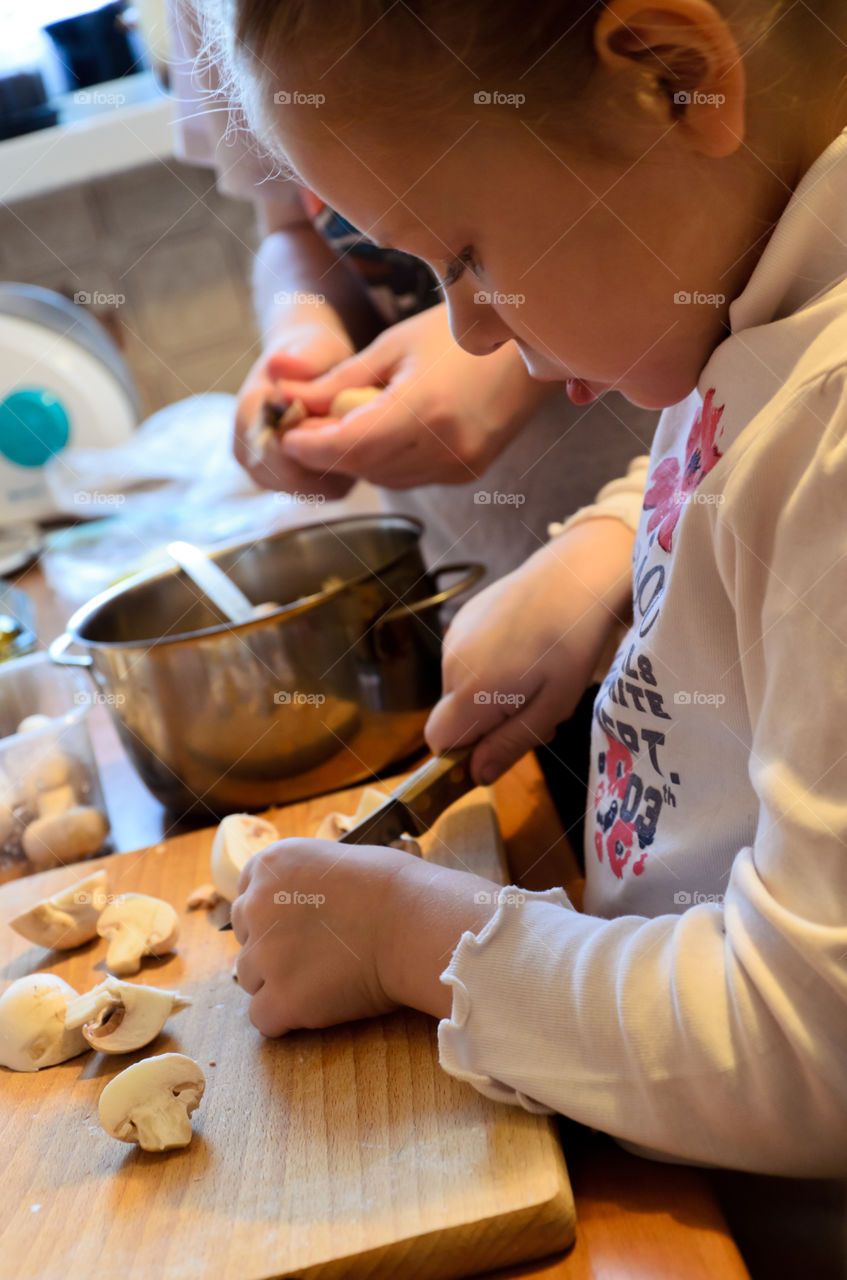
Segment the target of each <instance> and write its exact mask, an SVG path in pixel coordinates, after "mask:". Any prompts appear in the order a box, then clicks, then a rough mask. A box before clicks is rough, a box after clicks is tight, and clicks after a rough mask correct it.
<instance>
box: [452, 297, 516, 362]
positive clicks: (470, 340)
mask: <svg viewBox="0 0 847 1280" xmlns="http://www.w3.org/2000/svg"><path fill="white" fill-rule="evenodd" d="M447 314H448V317H449V320H450V332H451V333H452V334H453V338H454V339H455V341H456V342H458V344H459V346H460V347H462V348H463V350H465V351H467V352H468V353H469V354H470V355H472V356H490V355H491V353H492V351H496V350H497V348H498V347H502V346H503V343H504V342H509V341H510V340H511V339H512V338H514V336H515V335H514V333H513V332H512V330H511V329H510V328H509V326H508V325H507V324H506V323H505V321H504V320H502V319H501V317H500V316H499V315H498V314H497V311H496V309H495V308H494V306H493V304H492V302H491V296H490V294H489V293H488V292H486V290H484V289H481V288H480V287H479V286H478V285H476V284H474V283H472V282H469V283H468V285H465V282H464V281H461V283H460V284H459V285H454V287H453V288H452V289H451V291H450V293H449V295H448V298H447Z"/></svg>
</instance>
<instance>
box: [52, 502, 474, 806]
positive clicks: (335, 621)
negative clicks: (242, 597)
mask: <svg viewBox="0 0 847 1280" xmlns="http://www.w3.org/2000/svg"><path fill="white" fill-rule="evenodd" d="M422 532H423V528H422V525H421V524H420V522H419V521H417V520H413V519H410V518H407V517H405V516H353V517H349V518H346V519H341V520H333V521H327V522H325V523H321V524H311V525H304V526H300V527H298V528H295V529H286V530H284V531H283V532H281V533H278V534H275V535H273V536H271V537H268V538H263V539H261V540H259V541H257V542H246V543H242V544H239V545H238V546H234V547H229V548H227V549H226V550H222V551H218V552H213V553H212V558H213V559H214V560H215V561H216V562H217V563H218V565H219V566H220V568H221V569H223V571H224V572H225V573H227V574H228V575H229V576H230V577H231V578H232V579H233V581H234V582H236V583H237V584H238V586H239V587H240V588H241V590H242V591H243V592H244V593H245V594H246V595H247V597H248V598H249V599H250V600H252V601H253V603H254V604H260V603H263V602H266V601H272V602H277V603H278V604H279V606H280V607H279V608H277V609H275V610H274V611H273V612H272V613H269V614H267V615H265V616H261V617H259V618H256V619H255V620H253V621H250V622H244V623H241V624H239V625H237V626H236V625H233V624H231V623H227V622H225V621H223V620H222V618H221V615H220V614H219V613H218V612H217V610H216V609H215V607H214V605H212V604H211V603H210V602H209V601H208V600H206V599H205V598H204V597H202V596H200V594H199V592H198V590H197V588H196V587H195V586H194V584H193V583H192V582H191V581H190V580H189V579H188V578H187V577H186V575H185V574H184V573H183V572H182V571H181V570H179V569H176V568H174V569H169V570H166V571H162V572H157V573H147V574H143V575H139V576H137V577H135V578H132V579H129V580H128V581H127V582H125V583H121V584H119V585H118V586H116V587H113V588H112V589H111V590H109V591H106V592H104V593H103V594H102V595H99V596H97V597H96V598H95V599H94V600H92V601H90V602H89V603H88V604H87V605H84V606H83V607H82V608H81V609H79V610H77V612H76V613H75V614H74V615H73V617H72V618H71V620H70V622H69V623H68V629H67V631H66V633H65V634H64V635H63V636H60V637H59V638H58V639H57V640H55V641H54V642H53V644H52V645H51V647H50V655H51V657H52V658H53V660H54V662H59V663H63V664H66V665H74V666H85V667H87V668H88V670H89V672H90V674H91V676H92V678H93V679H94V681H95V683H96V684H97V686H98V689H99V690H100V693H101V695H102V700H103V701H105V702H106V703H107V705H108V706H109V708H110V710H111V712H112V715H113V717H114V720H115V723H116V724H117V728H118V731H119V733H120V736H121V739H122V741H123V744H124V746H125V747H126V750H127V752H128V753H129V756H130V758H131V759H132V760H133V762H134V764H135V766H136V768H137V769H138V772H139V773H140V774H141V777H142V778H143V779H144V781H145V783H146V784H147V786H148V787H149V788H150V790H151V791H152V792H153V794H154V795H155V796H157V797H158V799H160V800H161V801H162V803H163V804H165V805H167V807H168V808H169V809H172V810H176V811H178V812H186V811H187V810H189V809H193V810H195V811H199V812H202V811H203V810H204V809H206V810H209V811H211V812H212V813H215V814H218V813H227V812H231V811H232V810H233V809H236V808H260V807H262V806H264V805H270V804H280V803H286V802H288V801H292V800H298V799H303V798H304V797H306V796H311V795H317V794H319V793H321V792H325V791H330V790H333V789H335V788H338V787H343V786H351V785H352V784H353V783H356V782H359V781H362V780H363V779H364V778H367V777H368V776H370V774H371V773H373V772H378V771H380V770H382V769H384V768H386V766H388V765H390V764H392V763H393V762H395V761H397V760H401V759H402V758H403V757H405V756H408V755H410V754H411V753H412V752H413V751H415V750H417V749H418V748H419V747H420V746H421V744H422V742H423V733H422V730H423V725H424V722H425V720H426V716H427V713H428V710H429V708H430V707H431V706H432V705H433V703H434V702H435V701H437V699H438V696H439V693H440V688H441V628H440V624H439V605H441V604H442V603H443V602H444V601H445V600H448V599H450V598H451V597H452V596H455V595H457V594H458V593H459V592H460V591H464V590H465V589H466V588H468V587H469V586H471V585H472V584H473V583H474V582H476V581H477V580H478V579H479V577H480V576H481V575H482V573H483V571H484V570H483V567H482V566H481V565H476V564H455V565H451V566H449V567H448V566H444V567H442V568H439V569H437V570H435V571H434V572H432V573H430V572H427V570H426V568H425V567H424V563H423V560H422V557H421V553H420V548H419V542H420V537H421V534H422ZM447 573H461V574H462V575H463V577H462V579H461V580H460V581H459V582H457V583H454V584H453V585H451V586H449V587H448V588H446V589H445V590H438V589H437V585H438V584H437V581H436V579H437V578H438V577H439V576H440V575H441V574H447ZM74 643H75V644H77V645H79V646H81V647H82V648H84V649H85V650H86V651H87V652H86V653H85V654H84V655H75V654H70V653H68V652H67V650H68V648H69V647H70V645H71V644H74Z"/></svg>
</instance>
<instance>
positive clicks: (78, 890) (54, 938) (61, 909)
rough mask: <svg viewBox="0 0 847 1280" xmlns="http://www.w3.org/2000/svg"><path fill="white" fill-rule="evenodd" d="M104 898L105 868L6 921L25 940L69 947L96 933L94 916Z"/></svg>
mask: <svg viewBox="0 0 847 1280" xmlns="http://www.w3.org/2000/svg"><path fill="white" fill-rule="evenodd" d="M105 901H106V872H105V871H95V872H94V874H93V875H90V876H86V877H85V879H83V880H77V881H76V883H75V884H72V885H71V886H70V887H69V888H67V889H63V890H62V892H61V893H54V894H53V897H52V898H44V899H43V900H42V901H41V902H36V904H35V906H33V907H30V908H29V910H28V911H23V912H22V913H21V914H20V915H19V916H15V918H14V920H10V921H9V924H10V926H11V928H13V929H14V930H15V932H16V933H19V934H20V935H21V937H22V938H26V940H27V942H34V943H36V945H38V946H41V947H53V948H54V949H55V950H56V951H69V950H70V949H71V948H72V947H79V946H81V945H82V944H83V942H89V941H90V940H91V939H92V938H96V937H97V919H98V917H99V915H100V912H101V911H102V909H103V905H104V903H105Z"/></svg>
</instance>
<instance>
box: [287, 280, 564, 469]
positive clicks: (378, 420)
mask: <svg viewBox="0 0 847 1280" xmlns="http://www.w3.org/2000/svg"><path fill="white" fill-rule="evenodd" d="M369 386H383V387H384V388H385V391H384V394H383V395H381V396H379V397H378V398H377V399H375V400H373V401H372V403H370V404H368V405H365V406H364V407H363V408H361V409H356V410H354V411H352V412H351V413H349V414H347V415H346V416H345V417H344V418H342V419H340V420H330V421H326V420H325V418H326V415H327V414H328V412H329V406H330V403H331V401H332V399H333V397H334V396H335V395H337V393H338V392H339V391H343V390H345V389H346V388H348V387H369ZM280 390H281V392H282V394H283V395H284V396H285V397H286V399H288V400H293V399H295V398H298V397H299V398H300V399H301V400H303V402H304V403H305V405H306V408H307V409H308V410H309V411H310V413H311V414H313V415H314V416H313V417H312V418H310V419H307V420H306V421H305V422H303V423H301V424H300V425H299V426H297V427H293V428H292V429H291V430H290V431H287V432H286V433H285V436H284V437H283V440H282V441H281V456H282V457H283V458H285V459H287V460H288V462H289V464H291V465H293V464H295V463H297V464H299V465H300V466H302V467H304V468H308V469H309V470H310V471H312V472H315V473H317V474H320V475H321V476H322V477H324V478H327V479H328V478H331V477H332V476H333V475H336V474H342V475H353V476H357V477H359V478H361V479H364V480H369V481H370V482H371V483H372V484H378V485H384V486H386V487H387V488H389V489H409V488H413V487H416V486H418V485H423V484H466V483H467V482H468V481H469V480H472V479H473V478H474V477H475V476H479V475H481V474H482V472H483V471H485V469H486V467H487V466H488V465H489V463H490V462H491V461H492V460H493V459H494V458H495V457H496V456H497V454H498V453H500V451H501V450H502V449H504V448H505V446H506V445H507V444H508V443H509V441H510V440H511V439H512V438H513V437H514V436H515V435H517V433H518V431H519V430H520V428H521V427H522V426H523V425H524V423H525V421H526V419H527V418H528V417H529V415H530V413H532V411H533V410H534V409H535V408H536V407H537V406H538V405H540V404H541V403H543V402H544V401H545V400H546V399H548V398H549V396H550V395H551V394H553V392H554V391H555V387H552V386H549V385H548V386H545V385H544V384H542V383H539V382H535V381H534V380H533V379H532V378H530V376H529V374H528V373H527V371H526V369H525V367H524V364H523V361H522V360H521V358H520V355H519V354H518V351H517V349H516V347H515V346H514V344H513V343H508V344H506V345H505V346H503V347H501V348H500V349H499V350H498V351H495V352H494V353H493V354H492V355H489V356H484V357H479V356H472V355H469V354H468V353H467V352H466V351H463V350H462V348H461V347H459V346H458V345H457V344H456V342H455V341H454V339H453V337H452V336H451V333H450V328H449V325H448V322H447V309H446V306H445V305H444V304H443V303H442V304H440V305H439V306H436V307H431V308H430V309H429V310H428V311H424V312H423V313H422V314H420V315H417V316H413V317H412V318H411V319H409V320H403V321H401V322H400V323H399V324H396V325H393V326H392V327H391V328H389V329H386V330H385V332H384V333H382V334H380V336H379V337H378V338H376V339H375V341H374V342H372V343H371V344H370V345H369V346H368V347H365V349H364V350H363V351H361V352H360V353H359V354H358V355H356V356H353V357H352V359H349V360H345V361H344V362H343V363H342V364H340V365H338V367H337V368H335V369H333V370H332V372H331V373H330V374H328V375H327V376H326V377H323V378H316V379H314V380H313V381H308V382H298V381H291V380H284V381H283V382H282V383H281V386H280Z"/></svg>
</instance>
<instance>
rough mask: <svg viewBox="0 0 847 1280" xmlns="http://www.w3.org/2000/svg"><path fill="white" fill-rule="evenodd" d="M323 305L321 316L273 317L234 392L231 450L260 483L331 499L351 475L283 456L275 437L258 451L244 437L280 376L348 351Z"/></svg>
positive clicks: (314, 373) (313, 373) (308, 374)
mask: <svg viewBox="0 0 847 1280" xmlns="http://www.w3.org/2000/svg"><path fill="white" fill-rule="evenodd" d="M324 310H325V311H326V313H327V315H326V319H325V320H324V319H321V318H319V317H318V315H317V314H310V315H309V316H301V317H299V318H297V319H294V320H292V319H290V318H289V319H288V320H285V319H283V318H281V319H280V321H279V322H278V324H277V327H276V329H275V332H274V336H273V338H272V340H271V343H270V346H269V347H267V348H266V349H265V351H264V352H263V353H262V355H261V356H260V357H259V359H258V360H257V361H256V363H255V364H254V365H253V368H252V369H251V370H250V372H249V373H248V375H247V377H246V379H245V381H244V385H243V386H242V388H241V391H240V392H239V397H238V404H237V406H236V410H235V431H234V435H233V452H234V453H235V457H236V459H237V461H238V462H239V463H240V464H241V466H242V467H244V469H245V471H247V472H249V474H250V475H251V476H252V477H253V479H254V480H255V481H256V483H257V484H259V485H261V486H262V487H263V488H265V489H284V490H285V491H286V492H287V493H313V494H320V495H321V496H322V497H325V498H328V499H330V500H332V499H336V498H343V497H344V495H345V494H346V493H347V492H348V491H349V490H350V489H351V488H352V487H353V485H354V484H355V480H354V478H353V477H352V476H342V475H331V476H325V477H323V478H321V477H320V476H318V475H317V474H316V473H315V472H314V471H311V470H308V469H306V468H304V467H301V466H300V465H299V464H298V463H297V462H295V461H294V460H293V459H292V458H289V457H287V456H285V455H284V454H283V453H282V452H281V451H280V445H279V442H278V441H276V440H273V441H270V442H269V444H268V445H267V446H266V447H265V448H264V449H263V450H262V452H261V453H258V452H257V451H256V448H255V446H254V445H252V444H251V442H250V428H251V426H252V425H253V423H254V422H255V420H256V417H257V415H258V414H259V413H261V411H262V406H263V405H264V403H265V401H267V400H268V399H278V398H279V392H278V384H279V381H280V379H282V378H299V379H308V380H311V379H312V378H317V377H319V376H320V375H321V374H325V373H326V372H327V371H328V370H329V369H332V368H333V367H334V366H335V365H337V364H338V362H339V361H340V360H345V359H346V358H347V357H348V356H349V355H350V354H351V352H352V351H353V344H352V342H351V340H350V338H349V336H348V335H347V333H346V331H345V330H344V328H343V326H342V324H341V322H340V320H338V319H337V317H335V316H334V313H331V311H330V309H329V308H326V307H325V308H324Z"/></svg>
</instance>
